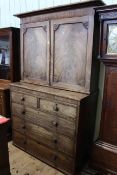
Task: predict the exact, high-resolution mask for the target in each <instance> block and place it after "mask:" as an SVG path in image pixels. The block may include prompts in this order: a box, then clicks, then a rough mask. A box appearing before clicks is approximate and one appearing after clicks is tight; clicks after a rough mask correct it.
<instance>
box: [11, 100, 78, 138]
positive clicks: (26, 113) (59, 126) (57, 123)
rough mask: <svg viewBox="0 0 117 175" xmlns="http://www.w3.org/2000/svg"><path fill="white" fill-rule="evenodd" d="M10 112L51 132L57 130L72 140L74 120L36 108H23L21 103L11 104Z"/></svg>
mask: <svg viewBox="0 0 117 175" xmlns="http://www.w3.org/2000/svg"><path fill="white" fill-rule="evenodd" d="M12 114H13V116H18V117H20V118H23V119H25V121H26V122H31V123H33V124H36V125H39V126H41V127H43V128H45V129H47V130H49V131H51V132H57V133H59V134H62V135H65V136H67V137H69V138H71V139H72V140H74V136H75V122H71V121H69V120H66V119H64V118H61V117H59V116H55V115H50V114H47V113H44V112H41V111H38V110H37V111H36V110H33V109H30V108H25V109H24V108H23V106H22V105H18V104H15V103H13V104H12Z"/></svg>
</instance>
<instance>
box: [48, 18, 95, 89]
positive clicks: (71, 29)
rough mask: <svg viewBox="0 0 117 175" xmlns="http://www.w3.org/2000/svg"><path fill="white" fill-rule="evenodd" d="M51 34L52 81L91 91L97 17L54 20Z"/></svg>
mask: <svg viewBox="0 0 117 175" xmlns="http://www.w3.org/2000/svg"><path fill="white" fill-rule="evenodd" d="M51 37H52V40H51V56H52V60H51V82H52V85H53V86H57V87H60V88H65V89H72V90H79V91H81V92H82V91H83V92H89V89H90V75H91V61H92V42H93V41H92V40H93V17H91V16H84V17H74V18H67V19H62V20H53V21H52V22H51Z"/></svg>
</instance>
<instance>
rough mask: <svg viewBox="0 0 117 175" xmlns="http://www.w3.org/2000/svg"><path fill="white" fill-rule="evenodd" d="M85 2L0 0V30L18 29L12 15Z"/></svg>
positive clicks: (68, 0)
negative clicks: (4, 28) (7, 28)
mask: <svg viewBox="0 0 117 175" xmlns="http://www.w3.org/2000/svg"><path fill="white" fill-rule="evenodd" d="M80 1H85V0H0V28H3V27H11V26H12V27H19V26H20V25H19V24H20V21H19V19H18V18H17V17H14V16H13V14H17V13H22V12H27V11H33V10H37V9H41V8H47V7H52V6H57V5H62V4H70V3H75V2H80ZM104 2H105V3H107V4H111V3H117V0H104Z"/></svg>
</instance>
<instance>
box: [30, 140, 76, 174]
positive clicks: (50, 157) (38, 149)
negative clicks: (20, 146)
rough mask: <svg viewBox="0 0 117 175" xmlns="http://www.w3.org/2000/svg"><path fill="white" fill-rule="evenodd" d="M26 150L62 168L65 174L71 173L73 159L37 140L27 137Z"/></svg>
mask: <svg viewBox="0 0 117 175" xmlns="http://www.w3.org/2000/svg"><path fill="white" fill-rule="evenodd" d="M27 152H28V153H30V154H32V155H34V156H35V157H37V158H39V159H41V160H43V161H44V162H46V163H48V164H50V165H52V166H54V167H56V168H58V169H60V170H62V171H63V172H65V173H66V174H72V172H73V162H74V159H72V158H69V157H68V156H67V157H66V156H65V155H62V154H60V153H57V152H55V151H53V150H51V149H49V148H47V147H45V146H42V145H41V144H38V143H37V142H35V141H33V140H31V139H27Z"/></svg>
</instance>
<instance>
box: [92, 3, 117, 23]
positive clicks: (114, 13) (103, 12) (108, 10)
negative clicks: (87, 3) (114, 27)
mask: <svg viewBox="0 0 117 175" xmlns="http://www.w3.org/2000/svg"><path fill="white" fill-rule="evenodd" d="M95 9H96V12H97V13H98V14H99V15H100V20H104V19H116V18H117V5H105V6H101V7H97V8H95Z"/></svg>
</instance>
